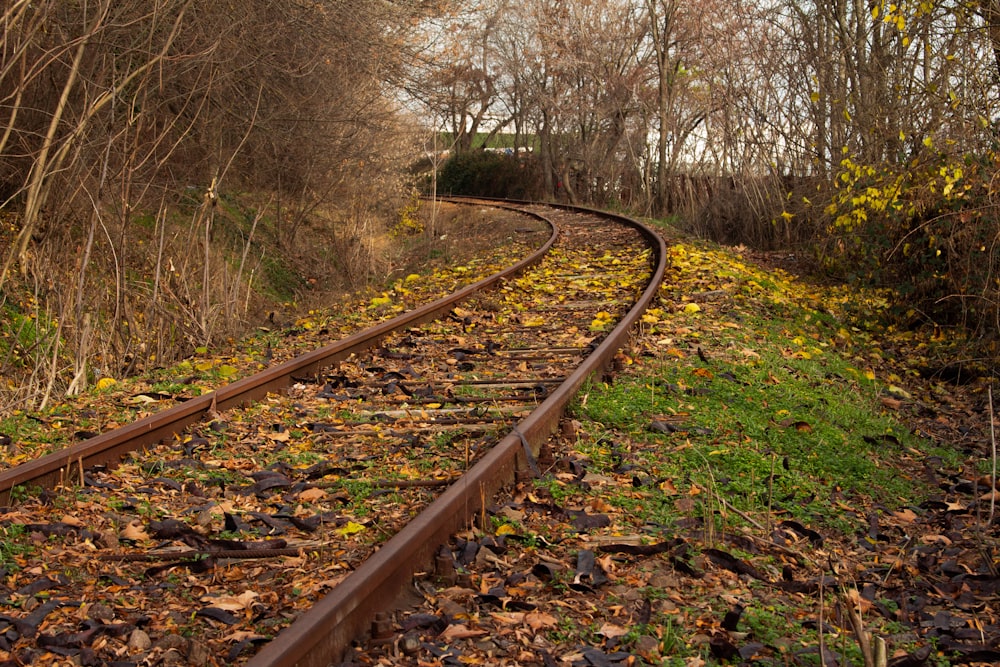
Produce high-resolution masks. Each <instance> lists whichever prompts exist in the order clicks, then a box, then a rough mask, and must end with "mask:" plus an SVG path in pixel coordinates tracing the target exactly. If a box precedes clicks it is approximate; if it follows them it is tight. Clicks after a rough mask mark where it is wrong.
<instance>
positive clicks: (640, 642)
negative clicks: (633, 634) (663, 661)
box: [635, 635, 660, 662]
mask: <svg viewBox="0 0 1000 667" xmlns="http://www.w3.org/2000/svg"><path fill="white" fill-rule="evenodd" d="M635 652H636V653H638V654H639V655H640V656H642V657H643V659H645V660H649V661H650V662H657V661H658V660H659V657H660V640H659V639H657V638H656V637H651V636H649V635H640V636H639V638H638V639H636V640H635Z"/></svg>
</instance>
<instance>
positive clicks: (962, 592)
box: [345, 243, 1000, 667]
mask: <svg viewBox="0 0 1000 667" xmlns="http://www.w3.org/2000/svg"><path fill="white" fill-rule="evenodd" d="M671 255H672V258H673V269H672V272H671V273H672V275H670V276H669V277H668V279H667V280H666V281H665V284H664V286H663V289H662V290H661V298H660V303H659V304H658V307H657V308H655V309H652V310H650V312H649V313H647V317H646V318H644V323H643V330H642V332H641V335H640V336H639V337H638V338H637V339H636V340H635V342H634V345H633V347H632V349H631V350H628V351H626V352H625V353H624V355H623V358H622V359H621V360H620V362H621V363H619V364H618V370H619V372H618V373H617V375H616V377H615V379H614V383H613V384H610V385H606V384H598V385H593V386H592V387H590V388H589V389H588V390H586V391H584V393H583V394H582V395H581V396H580V398H579V400H578V402H577V405H576V407H575V408H574V411H573V414H571V415H569V416H568V417H567V418H566V420H565V421H564V423H563V425H562V428H561V429H560V430H559V433H558V435H557V437H554V438H553V439H552V440H551V441H550V442H549V443H548V444H547V445H546V446H545V447H544V448H543V451H542V452H541V454H540V456H539V458H538V463H539V468H540V471H541V475H540V476H539V477H538V478H536V479H533V480H530V481H522V482H520V483H518V485H517V486H516V488H514V489H512V490H511V491H510V493H509V495H507V496H506V497H505V498H501V499H499V500H498V501H497V502H496V503H495V504H494V505H492V506H490V507H489V510H488V512H486V513H484V515H483V517H482V518H481V520H480V521H478V522H477V523H476V525H475V526H471V527H470V528H469V529H468V530H467V531H465V532H464V533H461V534H458V535H456V536H454V538H453V540H452V542H451V543H449V544H448V545H444V546H443V548H442V551H441V552H440V553H439V556H438V558H437V568H436V570H435V572H433V573H429V574H428V575H427V577H426V578H424V579H422V580H420V581H417V582H415V592H416V593H417V597H418V598H419V602H415V603H414V604H413V605H412V606H409V607H404V608H402V609H399V610H397V612H396V613H395V615H394V621H395V623H394V626H393V629H392V631H390V632H388V633H386V634H385V636H383V637H382V638H381V639H380V640H379V641H377V642H362V643H360V644H359V645H358V647H357V649H356V651H355V653H354V654H353V655H352V656H350V657H349V659H348V660H347V662H345V664H357V665H375V664H378V665H392V664H420V665H465V664H488V665H511V666H513V665H546V666H549V665H574V666H575V665H580V666H587V665H643V664H650V665H654V664H655V665H659V664H664V665H685V666H691V667H699V666H702V665H712V664H761V665H769V664H781V665H819V664H824V665H862V664H875V660H876V656H877V655H878V654H879V653H880V652H883V651H884V655H885V664H888V665H890V666H892V667H904V666H906V667H910V666H918V665H946V664H968V665H992V664H997V663H998V662H1000V649H998V647H1000V603H998V600H1000V596H998V592H1000V576H998V566H1000V517H998V516H997V514H998V512H996V511H995V510H994V505H993V502H994V501H995V500H996V499H997V495H998V494H997V491H996V489H995V486H994V485H995V480H994V479H992V477H991V475H990V474H988V469H989V462H990V435H989V434H990V427H989V419H990V416H989V411H988V406H987V401H986V390H987V387H988V384H987V383H986V382H985V381H982V380H980V381H978V382H976V381H970V382H966V383H964V384H955V383H952V382H949V381H948V380H947V379H945V377H944V375H943V374H938V375H937V376H936V377H935V376H933V374H929V373H927V372H925V370H926V367H927V364H928V358H931V354H930V353H929V352H928V349H929V346H928V339H927V338H926V337H919V336H914V335H913V334H912V332H899V331H895V330H893V329H891V328H886V327H883V326H881V325H880V324H879V317H878V313H879V311H880V310H882V309H884V308H885V307H886V303H887V302H886V300H885V299H884V298H883V296H882V295H879V294H877V293H876V294H865V293H852V292H850V291H848V290H845V289H838V288H833V287H829V286H817V285H813V284H811V283H809V282H807V281H803V280H798V279H796V278H794V277H793V276H792V275H790V274H788V273H785V272H783V271H781V270H765V269H762V268H760V267H759V266H757V265H755V264H754V263H753V262H751V261H747V260H745V259H743V258H742V257H741V256H740V254H739V252H738V251H737V252H727V251H720V250H713V249H706V248H703V247H698V246H694V245H691V244H684V243H677V244H675V245H674V246H673V247H672V248H671ZM692 306H696V307H692ZM938 354H941V352H940V351H939V352H938ZM418 618H419V619H420V622H419V623H415V622H413V621H412V620H411V619H418ZM453 624H459V625H460V626H461V628H462V629H463V632H466V631H468V632H470V633H471V634H469V635H468V636H464V637H456V636H452V635H449V634H448V633H447V632H446V631H447V629H448V628H449V627H451V626H452V625H453ZM476 630H478V631H480V634H475V631H476ZM868 661H871V662H868Z"/></svg>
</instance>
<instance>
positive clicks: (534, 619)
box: [524, 611, 559, 632]
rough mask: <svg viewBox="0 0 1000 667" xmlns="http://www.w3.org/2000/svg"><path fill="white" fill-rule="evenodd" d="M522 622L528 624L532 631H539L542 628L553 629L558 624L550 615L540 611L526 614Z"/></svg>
mask: <svg viewBox="0 0 1000 667" xmlns="http://www.w3.org/2000/svg"><path fill="white" fill-rule="evenodd" d="M524 622H525V623H527V624H528V627H530V628H531V629H532V630H534V631H536V632H537V631H539V630H542V629H544V628H553V627H555V626H556V624H557V623H559V620H558V619H557V618H556V617H555V616H553V615H552V614H546V613H545V612H541V611H533V612H531V613H530V614H526V615H525V617H524Z"/></svg>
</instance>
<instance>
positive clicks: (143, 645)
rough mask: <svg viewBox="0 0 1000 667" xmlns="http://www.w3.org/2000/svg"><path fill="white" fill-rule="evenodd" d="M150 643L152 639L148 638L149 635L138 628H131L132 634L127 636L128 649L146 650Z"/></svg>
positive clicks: (151, 643)
mask: <svg viewBox="0 0 1000 667" xmlns="http://www.w3.org/2000/svg"><path fill="white" fill-rule="evenodd" d="M152 645H153V641H152V640H151V639H150V638H149V635H148V634H146V632H145V631H144V630H140V629H139V628H136V629H135V630H133V631H132V634H130V635H129V636H128V647H129V649H130V650H133V651H148V650H149V647H151V646H152Z"/></svg>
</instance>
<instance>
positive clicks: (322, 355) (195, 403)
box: [0, 213, 558, 505]
mask: <svg viewBox="0 0 1000 667" xmlns="http://www.w3.org/2000/svg"><path fill="white" fill-rule="evenodd" d="M528 215H532V217H535V218H537V219H540V220H543V221H545V222H548V221H546V220H545V219H544V218H543V217H542V216H539V215H534V214H531V213H528ZM550 224H551V223H550ZM551 230H552V233H551V234H550V237H549V239H548V240H547V241H546V242H545V243H544V244H543V245H542V246H541V248H539V249H538V250H537V251H535V252H534V253H532V254H531V255H530V256H528V257H526V258H525V259H523V260H521V261H520V262H518V263H516V264H514V265H512V266H510V267H508V268H507V269H504V270H503V271H501V272H498V273H496V274H494V275H492V276H490V277H488V278H486V279H484V280H481V281H479V282H477V283H474V284H472V285H468V286H466V287H464V288H462V289H460V290H458V291H457V292H454V293H453V294H450V295H449V296H447V297H444V298H442V299H439V300H437V301H434V302H432V303H428V304H425V305H423V306H421V307H419V308H416V309H415V310H412V311H409V312H407V313H404V314H402V315H399V316H398V317H394V318H392V319H390V320H386V321H385V322H381V323H379V324H377V325H375V326H374V327H371V328H369V329H366V330H364V331H361V332H358V333H357V334H354V335H351V336H348V337H347V338H343V339H341V340H339V341H337V342H336V343H332V344H331V345H328V346H326V347H323V348H320V349H318V350H314V351H312V352H309V353H306V354H304V355H301V356H299V357H296V358H295V359H292V360H290V361H287V362H285V363H283V364H280V365H277V366H274V367H272V368H268V369H266V370H264V371H262V372H260V373H257V374H256V375H253V376H250V377H247V378H244V379H242V380H238V381H237V382H233V383H232V384H230V385H227V386H225V387H222V388H220V389H218V390H216V391H214V392H210V393H207V394H204V395H202V396H198V397H196V398H192V399H190V400H188V401H185V402H184V403H182V404H180V405H176V406H174V407H172V408H169V409H167V410H163V411H161V412H158V413H156V414H153V415H149V416H148V417H144V418H143V419H140V420H138V421H136V422H133V423H131V424H128V425H126V426H122V427H121V428H117V429H115V430H113V431H108V432H107V433H103V434H101V435H98V436H95V437H93V438H90V439H88V440H85V441H83V442H80V443H78V444H75V445H72V446H70V447H67V448H65V449H62V450H60V451H57V452H53V453H52V454H49V455H47V456H43V457H41V458H38V459H35V460H33V461H29V462H26V463H24V464H21V465H18V466H17V467H14V468H10V469H8V470H4V471H0V505H6V504H8V503H9V502H10V491H11V489H13V488H14V487H17V486H21V485H25V486H27V485H32V486H40V487H43V488H48V487H52V486H55V485H56V484H59V483H60V482H62V481H63V480H67V479H73V478H74V477H76V476H79V475H80V472H81V468H83V469H85V468H88V467H91V466H95V465H102V464H108V463H113V462H116V461H119V460H121V458H122V457H123V456H124V455H126V454H127V453H129V452H131V451H135V450H137V449H141V448H142V447H145V446H147V445H152V444H155V443H158V442H160V441H161V440H164V439H169V438H172V437H174V435H175V434H176V433H179V432H180V431H181V430H183V429H184V428H185V427H187V426H189V425H190V424H193V423H196V422H198V421H200V420H201V419H202V418H203V417H204V416H205V415H206V414H207V413H208V411H209V410H213V409H215V410H219V411H222V410H226V409H228V408H232V407H237V406H240V405H246V404H249V403H251V402H253V401H257V400H260V399H262V398H264V397H265V396H266V395H267V394H268V393H270V392H279V391H281V390H282V389H284V388H286V387H287V386H289V385H290V384H291V382H292V377H293V376H303V375H308V374H311V373H315V372H317V371H319V370H321V369H323V368H325V367H328V366H330V365H332V364H335V363H336V362H338V361H341V360H343V359H346V358H347V357H349V356H350V355H351V354H353V353H356V352H359V351H361V350H364V349H367V348H370V347H372V346H374V345H376V344H378V342H379V341H380V340H382V338H384V337H385V336H386V335H387V334H389V333H390V332H392V331H395V330H398V329H401V328H405V327H408V326H413V325H416V324H420V323H423V322H428V321H431V320H434V319H436V318H438V317H440V316H441V315H443V314H445V313H447V312H448V311H449V310H451V309H452V308H453V307H454V306H455V305H456V304H458V303H460V302H461V301H463V300H465V299H467V298H469V297H470V296H472V295H474V294H476V293H478V292H480V291H482V290H484V289H487V288H489V287H492V286H493V285H495V284H497V283H498V282H500V281H501V280H503V279H505V278H508V277H510V276H512V275H515V274H517V273H519V272H521V271H523V270H524V269H525V268H527V267H529V266H531V265H533V264H536V263H538V262H539V261H540V260H541V259H542V257H544V255H545V254H546V253H547V252H548V250H549V248H551V246H552V244H553V243H554V242H555V240H556V237H557V234H558V232H557V230H556V228H555V226H551Z"/></svg>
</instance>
